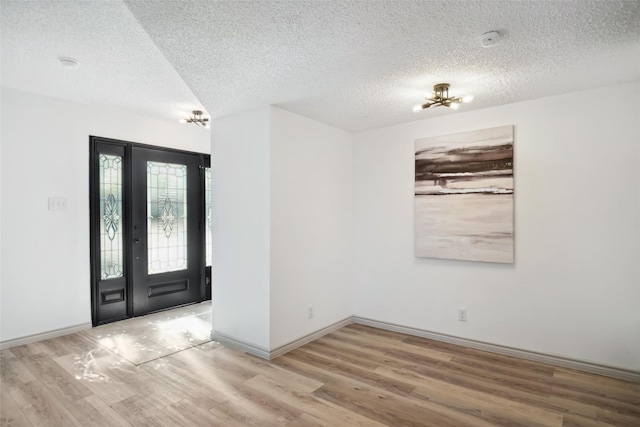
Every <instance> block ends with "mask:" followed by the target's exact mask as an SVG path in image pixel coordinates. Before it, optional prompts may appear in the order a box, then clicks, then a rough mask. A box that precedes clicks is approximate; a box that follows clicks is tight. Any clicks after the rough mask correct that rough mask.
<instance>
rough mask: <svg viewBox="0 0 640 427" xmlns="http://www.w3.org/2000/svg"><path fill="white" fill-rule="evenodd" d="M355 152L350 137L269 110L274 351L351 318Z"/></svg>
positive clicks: (320, 124) (329, 127) (338, 131)
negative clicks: (353, 162)
mask: <svg viewBox="0 0 640 427" xmlns="http://www.w3.org/2000/svg"><path fill="white" fill-rule="evenodd" d="M351 152H352V136H351V134H350V133H348V132H345V131H343V130H339V129H336V128H333V127H331V126H327V125H324V124H322V123H319V122H317V121H314V120H311V119H308V118H306V117H302V116H299V115H297V114H293V113H290V112H287V111H284V110H281V109H279V108H275V107H271V276H270V277H271V296H270V297H271V316H270V318H271V349H276V348H278V347H280V346H282V345H285V344H288V343H290V342H292V341H294V340H296V339H299V338H301V337H303V336H305V335H308V334H310V333H313V332H316V331H318V330H320V329H323V328H325V327H327V326H329V325H332V324H334V323H336V322H339V321H341V320H344V319H345V318H348V317H350V316H351V314H352V309H351V292H350V289H351V280H350V268H351V241H352V240H351V225H352V200H353V194H352V191H351V190H352V188H351V182H352V158H351ZM309 309H312V311H313V313H312V317H311V318H310V317H309V311H308V310H309Z"/></svg>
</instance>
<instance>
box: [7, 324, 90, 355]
mask: <svg viewBox="0 0 640 427" xmlns="http://www.w3.org/2000/svg"><path fill="white" fill-rule="evenodd" d="M87 329H91V323H81V324H80V325H75V326H69V327H68V328H60V329H54V330H52V331H48V332H42V333H40V334H34V335H27V336H25V337H20V338H14V339H10V340H6V341H0V350H5V349H7V348H11V347H17V346H19V345H25V344H31V343H34V342H37V341H43V340H48V339H51V338H56V337H61V336H63V335H69V334H73V333H76V332H81V331H85V330H87Z"/></svg>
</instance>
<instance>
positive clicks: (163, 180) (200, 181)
mask: <svg viewBox="0 0 640 427" xmlns="http://www.w3.org/2000/svg"><path fill="white" fill-rule="evenodd" d="M91 144H92V174H91V175H92V186H91V189H92V192H91V193H92V194H91V201H92V213H91V216H92V227H91V228H92V245H91V246H92V279H93V280H92V288H93V289H92V299H93V301H92V302H93V304H92V309H93V323H94V325H98V324H102V323H107V322H111V321H114V320H120V319H123V318H127V317H133V316H140V315H143V314H147V313H150V312H154V311H159V310H163V309H166V308H170V307H175V306H178V305H183V304H189V303H194V302H199V301H203V300H204V299H206V298H210V291H209V290H208V287H209V286H210V283H209V281H208V280H206V270H205V230H206V223H205V206H204V203H205V180H204V179H205V167H206V166H208V162H209V159H208V156H206V155H204V154H199V153H191V152H184V151H177V150H168V149H160V148H155V147H151V146H142V145H140V144H133V143H128V142H124V141H114V140H107V139H104V138H97V137H92V138H91Z"/></svg>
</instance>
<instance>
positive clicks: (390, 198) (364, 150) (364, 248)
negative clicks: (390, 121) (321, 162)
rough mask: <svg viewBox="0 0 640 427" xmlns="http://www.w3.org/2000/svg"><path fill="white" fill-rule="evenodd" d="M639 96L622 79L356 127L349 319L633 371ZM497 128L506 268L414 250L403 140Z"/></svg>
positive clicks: (639, 338)
mask: <svg viewBox="0 0 640 427" xmlns="http://www.w3.org/2000/svg"><path fill="white" fill-rule="evenodd" d="M639 98H640V91H639V85H638V84H630V85H624V86H617V87H607V88H602V89H598V90H594V91H588V92H579V93H573V94H568V95H562V96H555V97H550V98H544V99H539V100H535V101H530V102H522V103H517V104H510V105H504V106H501V107H496V108H491V109H485V110H478V111H471V112H467V113H464V112H462V113H460V112H458V113H455V114H450V115H446V116H441V117H437V118H432V119H428V118H427V119H425V120H420V121H416V122H412V123H407V124H403V125H399V126H392V127H387V128H382V129H376V130H371V131H366V132H360V133H357V134H355V135H354V151H353V159H354V162H353V165H354V166H353V167H354V190H353V191H354V218H355V222H354V233H355V241H354V251H355V252H354V254H355V261H354V268H355V283H354V285H355V295H356V298H355V304H354V314H355V315H358V316H363V317H367V318H372V319H375V320H380V321H385V322H391V323H395V324H399V325H404V326H410V327H415V328H420V329H425V330H429V331H434V332H439V333H445V334H450V335H454V336H459V337H464V338H470V339H474V340H479V341H485V342H489V343H493V344H500V345H505V346H511V347H516V348H520V349H526V350H532V351H537V352H542V353H547V354H553V355H561V356H566V357H570V358H575V359H581V360H585V361H589V362H593V363H600V364H605V365H609V366H614V367H620V368H626V369H632V370H640V270H639V268H640V267H639V264H638V260H639V259H640V129H639V126H638V123H639V120H638V119H639V117H640V112H639V102H638V101H639ZM594 99H613V100H615V102H605V103H598V105H597V106H596V105H595V104H594V103H593V100H594ZM424 114H425V117H428V114H429V113H428V111H427V112H425V113H424ZM507 124H514V125H515V142H514V147H515V249H516V250H515V257H516V262H515V264H514V265H498V264H489V263H474V262H464V261H448V260H438V259H419V258H415V257H414V252H413V161H414V158H413V144H414V140H415V139H416V138H422V137H428V136H435V135H444V134H450V133H456V132H462V131H467V130H474V129H482V128H488V127H492V126H499V125H507ZM458 307H466V308H467V309H468V322H467V323H461V322H458V321H457V313H456V310H457V308H458Z"/></svg>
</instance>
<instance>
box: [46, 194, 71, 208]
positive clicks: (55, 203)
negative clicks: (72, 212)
mask: <svg viewBox="0 0 640 427" xmlns="http://www.w3.org/2000/svg"><path fill="white" fill-rule="evenodd" d="M68 209H69V199H67V198H66V197H49V210H50V211H66V210H68Z"/></svg>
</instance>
